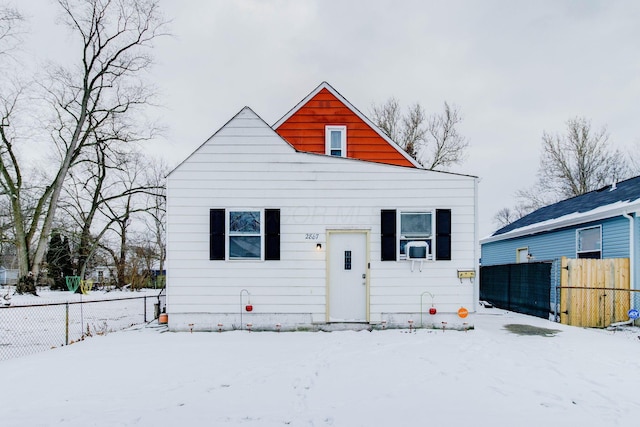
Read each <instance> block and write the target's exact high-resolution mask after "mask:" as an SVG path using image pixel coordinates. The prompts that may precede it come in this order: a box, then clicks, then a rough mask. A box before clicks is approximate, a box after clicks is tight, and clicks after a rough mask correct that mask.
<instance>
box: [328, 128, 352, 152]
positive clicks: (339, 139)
mask: <svg viewBox="0 0 640 427" xmlns="http://www.w3.org/2000/svg"><path fill="white" fill-rule="evenodd" d="M324 131H325V144H326V154H328V155H329V156H337V157H346V156H347V127H346V126H325V128H324Z"/></svg>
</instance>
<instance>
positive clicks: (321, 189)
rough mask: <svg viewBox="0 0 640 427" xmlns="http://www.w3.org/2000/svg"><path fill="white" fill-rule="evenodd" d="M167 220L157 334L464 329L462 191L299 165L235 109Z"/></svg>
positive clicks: (188, 172) (176, 194)
mask: <svg viewBox="0 0 640 427" xmlns="http://www.w3.org/2000/svg"><path fill="white" fill-rule="evenodd" d="M167 206H168V214H167V218H168V219H167V249H168V253H167V313H168V318H169V328H170V330H174V331H180V330H189V329H193V330H218V329H224V330H229V329H239V328H247V324H251V328H253V329H267V330H274V329H279V328H282V330H287V329H289V330H291V329H303V328H308V329H323V328H327V329H330V328H331V327H337V326H336V324H338V325H344V324H345V323H356V324H360V325H363V324H364V325H367V327H369V326H371V327H373V326H375V327H408V325H409V321H413V325H414V326H421V325H422V326H425V327H432V326H433V327H442V326H443V323H442V322H447V324H446V327H463V325H464V327H471V325H472V322H473V312H474V311H475V308H476V300H477V286H476V283H477V281H476V280H475V272H476V269H477V259H478V254H477V253H476V244H475V242H476V241H477V235H476V230H477V225H476V218H477V213H476V206H477V179H476V178H475V177H472V176H468V175H460V174H453V173H443V172H434V171H428V170H423V169H419V168H412V167H403V166H394V165H388V164H381V163H373V162H368V161H363V160H356V159H350V158H343V157H332V156H328V155H322V154H312V153H305V152H299V151H296V149H294V148H293V147H292V146H291V145H290V144H289V143H287V142H286V141H285V140H284V139H282V138H281V137H280V136H279V135H278V134H277V133H276V132H275V131H274V130H273V129H272V128H271V127H270V126H269V125H267V124H266V123H265V122H264V121H263V120H262V119H261V118H260V117H258V116H257V115H256V114H255V113H254V112H253V111H252V110H251V109H250V108H248V107H245V108H244V109H243V110H241V111H240V112H239V113H238V114H237V115H236V116H235V117H234V118H233V119H231V120H230V121H229V122H228V123H227V124H226V125H225V126H223V127H222V128H221V129H220V130H219V131H218V132H217V133H215V134H214V135H213V136H212V137H211V138H209V139H208V140H207V141H206V142H205V143H204V144H203V145H201V146H200V147H199V148H198V149H197V150H196V151H195V152H194V153H193V154H191V155H190V156H189V157H188V158H187V159H186V160H185V161H184V162H183V163H182V164H180V165H179V166H178V167H177V168H176V169H175V170H173V171H172V172H171V173H170V175H169V176H168V181H167ZM412 257H413V259H410V258H412ZM407 258H409V259H407ZM247 306H251V307H249V308H251V309H252V310H251V311H247ZM432 306H433V307H434V308H435V309H436V311H437V313H436V314H435V315H432V314H429V309H430V308H431V307H432ZM461 307H464V308H466V309H467V310H468V311H469V312H470V313H471V316H470V317H467V318H461V317H459V316H458V310H459V309H460V308H461Z"/></svg>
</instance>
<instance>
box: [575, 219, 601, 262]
mask: <svg viewBox="0 0 640 427" xmlns="http://www.w3.org/2000/svg"><path fill="white" fill-rule="evenodd" d="M576 254H577V257H578V258H594V259H600V258H602V227H601V226H599V225H598V226H596V227H589V228H580V229H578V230H576Z"/></svg>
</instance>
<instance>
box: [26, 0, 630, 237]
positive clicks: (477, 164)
mask: <svg viewBox="0 0 640 427" xmlns="http://www.w3.org/2000/svg"><path fill="white" fill-rule="evenodd" d="M24 3H26V4H25V5H24V7H26V8H28V9H27V12H28V14H29V15H30V16H29V18H30V19H31V29H32V32H33V33H34V34H33V35H32V38H31V41H30V43H32V45H31V46H32V49H33V51H34V53H35V54H36V55H38V52H42V55H43V56H46V55H49V56H51V55H52V54H53V53H55V52H58V51H59V49H60V48H61V46H64V45H65V40H66V39H67V37H68V36H67V35H65V34H66V33H65V30H63V29H62V28H60V27H54V26H53V25H52V21H53V20H52V16H54V15H55V13H56V12H51V11H55V9H51V8H50V6H48V5H50V4H51V1H49V0H30V1H29V2H24ZM160 4H161V7H162V9H163V11H164V14H165V16H166V18H167V19H170V20H172V23H171V27H170V28H171V32H172V34H173V37H167V38H164V39H162V40H159V41H158V42H157V44H156V49H155V58H156V65H155V68H154V69H153V72H152V79H153V81H154V82H155V83H156V84H157V85H158V87H159V89H160V92H161V95H162V97H161V98H160V100H161V103H162V104H163V105H164V106H165V108H163V109H162V110H161V111H159V112H158V113H157V114H158V116H160V118H161V121H162V123H163V124H164V125H165V126H166V127H167V132H166V134H165V136H163V137H162V138H159V139H158V140H157V141H154V144H155V145H154V151H156V152H157V153H158V154H159V155H161V156H163V157H165V158H166V159H167V161H168V162H169V163H170V164H176V163H178V162H179V161H181V160H183V159H184V158H185V157H186V156H188V155H189V154H190V153H191V152H192V151H193V150H194V149H196V148H197V147H198V146H199V145H200V144H202V143H203V142H204V141H205V140H206V139H207V138H208V137H209V136H210V135H211V134H213V133H214V132H215V131H216V130H217V129H218V128H219V127H220V126H222V125H223V124H224V123H225V122H226V121H227V120H229V119H230V118H231V117H232V116H233V115H235V114H236V113H237V112H238V111H239V110H240V109H241V108H242V107H244V106H245V105H246V106H249V107H251V108H252V109H253V110H254V111H255V112H256V113H257V114H258V115H260V116H261V117H262V118H263V119H264V120H265V121H266V122H267V123H269V124H273V123H275V122H276V121H277V120H278V119H279V118H280V117H281V116H282V115H284V114H285V113H286V112H287V111H288V110H289V109H290V108H291V107H293V106H294V105H295V104H297V103H298V102H299V101H300V100H301V99H302V98H303V97H304V96H306V95H307V94H308V93H309V92H310V91H311V90H312V89H314V88H315V87H316V86H317V85H318V84H319V83H320V82H322V81H327V82H329V83H330V84H331V85H332V86H333V87H334V88H335V89H336V90H338V91H339V92H340V93H341V94H342V95H343V96H344V97H345V98H347V99H348V100H349V101H350V102H351V103H352V104H354V105H355V106H356V107H357V108H359V109H360V110H361V111H362V112H364V113H365V114H369V112H370V110H371V105H372V103H381V102H383V101H385V100H386V99H387V98H389V97H391V96H395V97H396V98H398V99H399V100H400V102H401V103H402V104H403V105H408V104H411V103H415V102H419V103H421V104H422V105H423V106H424V107H425V108H426V110H427V112H428V113H432V112H437V111H440V110H441V109H442V105H443V102H444V101H447V102H449V103H452V104H455V105H457V106H458V107H459V108H460V110H461V112H462V115H463V118H464V121H463V123H462V125H461V127H460V131H461V133H462V134H463V135H464V136H465V137H466V138H467V139H468V140H469V142H470V144H471V145H470V149H469V152H468V157H467V160H466V161H465V162H464V164H462V165H460V166H457V167H455V168H454V171H456V172H461V173H466V174H471V175H476V176H479V177H480V178H481V181H480V185H479V188H480V192H479V196H480V208H479V209H480V237H484V236H486V235H488V234H489V233H491V232H492V231H493V230H494V229H495V224H493V222H492V218H493V216H494V214H495V213H496V212H497V211H498V210H499V209H500V208H502V207H506V206H512V205H513V204H514V202H515V200H514V197H513V196H514V192H515V191H516V190H518V189H521V188H525V187H528V186H531V185H532V184H533V183H534V182H535V180H536V171H537V167H538V158H539V151H540V144H541V136H542V133H543V131H547V132H551V133H556V132H560V133H561V132H563V131H564V128H565V122H566V121H567V120H568V119H570V118H573V117H576V116H585V117H587V118H588V119H590V120H592V124H593V126H594V127H596V128H600V127H602V126H605V125H606V126H607V128H608V131H609V133H610V140H611V142H612V143H614V144H615V145H616V146H617V147H619V148H623V149H632V147H634V146H635V148H636V149H640V2H638V1H633V0H632V1H557V0H553V1H526V2H525V1H513V0H505V1H476V0H467V1H425V0H409V1H407V0H403V1H391V0H389V1H383V0H352V1H349V0H341V1H338V0H333V1H332V0H308V1H307V0H280V1H269V0H253V1H231V0H226V1H222V0H220V1H215V0H183V1H177V0H160ZM18 7H23V6H22V4H18ZM31 8H32V9H31ZM44 11H47V13H44ZM52 13H53V15H52ZM34 46H35V47H34ZM54 59H55V58H54Z"/></svg>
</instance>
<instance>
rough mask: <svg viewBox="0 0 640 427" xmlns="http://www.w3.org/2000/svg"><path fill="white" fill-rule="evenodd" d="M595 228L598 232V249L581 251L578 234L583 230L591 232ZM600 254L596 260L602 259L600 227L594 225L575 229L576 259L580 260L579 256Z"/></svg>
mask: <svg viewBox="0 0 640 427" xmlns="http://www.w3.org/2000/svg"><path fill="white" fill-rule="evenodd" d="M595 228H597V229H598V230H599V232H600V249H598V250H581V248H580V232H581V231H585V230H593V229H595ZM591 252H600V256H599V257H598V258H597V259H602V225H594V226H591V227H583V228H578V229H576V258H580V254H583V253H591Z"/></svg>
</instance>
